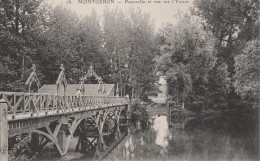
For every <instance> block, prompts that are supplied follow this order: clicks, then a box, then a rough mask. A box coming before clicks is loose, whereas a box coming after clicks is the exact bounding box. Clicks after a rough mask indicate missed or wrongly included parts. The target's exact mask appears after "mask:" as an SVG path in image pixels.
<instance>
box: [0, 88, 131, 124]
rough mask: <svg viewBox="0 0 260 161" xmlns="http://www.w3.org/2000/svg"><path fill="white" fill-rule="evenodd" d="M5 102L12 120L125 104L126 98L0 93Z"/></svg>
mask: <svg viewBox="0 0 260 161" xmlns="http://www.w3.org/2000/svg"><path fill="white" fill-rule="evenodd" d="M1 98H3V99H5V101H6V102H7V105H8V110H7V115H8V116H10V117H11V118H12V119H17V116H18V115H19V116H21V115H24V116H25V115H26V116H28V117H40V116H42V115H44V116H46V115H49V114H50V113H68V112H73V111H75V110H82V109H88V108H89V109H90V108H97V107H99V108H100V107H102V108H106V107H107V106H109V105H116V104H126V103H127V102H128V98H127V97H114V96H107V95H97V96H93V95H81V96H75V95H69V96H64V95H59V94H48V93H23V92H0V99H1Z"/></svg>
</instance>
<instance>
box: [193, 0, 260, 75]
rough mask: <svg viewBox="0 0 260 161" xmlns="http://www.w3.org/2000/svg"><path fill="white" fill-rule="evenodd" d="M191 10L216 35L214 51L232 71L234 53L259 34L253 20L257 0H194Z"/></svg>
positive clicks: (232, 71)
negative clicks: (193, 8)
mask: <svg viewBox="0 0 260 161" xmlns="http://www.w3.org/2000/svg"><path fill="white" fill-rule="evenodd" d="M194 4H195V6H196V7H197V8H196V10H195V13H196V14H197V15H199V16H200V17H201V18H203V19H204V25H205V27H208V28H209V29H210V30H211V31H212V32H213V34H214V35H215V37H216V38H217V41H218V42H217V44H218V45H217V49H218V55H219V56H220V57H222V58H223V60H224V61H225V62H226V64H227V65H228V67H229V72H231V73H232V74H234V67H233V65H234V57H235V55H237V54H239V53H240V51H241V49H243V47H244V45H245V43H246V41H248V40H252V39H254V38H255V37H257V35H258V34H259V31H258V29H257V28H258V27H259V26H258V27H257V26H256V21H257V20H258V17H259V15H258V14H259V13H258V10H259V1H258V0H251V1H248V0H240V1H238V0H229V1H225V0H218V1H215V0H209V1H208V0H195V2H194Z"/></svg>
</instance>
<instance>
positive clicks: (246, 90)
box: [234, 39, 260, 107]
mask: <svg viewBox="0 0 260 161" xmlns="http://www.w3.org/2000/svg"><path fill="white" fill-rule="evenodd" d="M259 53H260V40H259V39H256V40H252V41H249V42H248V43H247V45H246V47H245V49H244V50H243V54H241V55H238V56H236V57H235V71H236V74H235V82H234V87H235V90H236V92H237V93H238V94H240V95H241V96H242V97H243V98H247V99H249V101H251V103H252V104H253V105H254V106H255V107H256V106H257V105H259V86H260V66H259V62H260V55H259Z"/></svg>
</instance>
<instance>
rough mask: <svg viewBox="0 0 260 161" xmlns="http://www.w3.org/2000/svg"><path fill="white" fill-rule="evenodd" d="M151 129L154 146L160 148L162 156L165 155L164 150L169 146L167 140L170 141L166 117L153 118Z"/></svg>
mask: <svg viewBox="0 0 260 161" xmlns="http://www.w3.org/2000/svg"><path fill="white" fill-rule="evenodd" d="M152 127H153V129H154V131H155V134H156V139H155V144H156V145H159V146H161V147H162V149H161V151H160V154H162V155H163V156H164V155H165V153H167V149H166V148H167V146H168V144H169V140H171V139H172V136H171V133H170V131H169V126H168V121H167V116H160V115H158V116H155V117H154V121H153V126H152Z"/></svg>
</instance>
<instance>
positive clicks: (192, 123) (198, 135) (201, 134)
mask: <svg viewBox="0 0 260 161" xmlns="http://www.w3.org/2000/svg"><path fill="white" fill-rule="evenodd" d="M238 117H239V116H238ZM239 119H241V121H239V120H235V118H232V119H230V116H228V117H223V116H221V117H216V116H214V117H208V118H192V119H191V118H188V119H184V120H175V122H173V124H172V125H173V126H172V127H171V128H169V127H168V122H167V117H166V116H156V117H153V122H152V128H151V129H150V130H147V131H134V129H132V130H131V129H130V133H129V134H128V136H127V137H126V138H125V140H124V141H122V143H120V144H119V146H118V147H117V148H116V150H115V151H116V152H114V153H111V156H110V158H109V157H108V158H107V160H118V161H119V160H120V161H121V160H136V161H148V160H149V161H150V160H151V161H156V160H167V161H168V160H169V161H170V160H177V161H184V160H185V161H208V160H210V161H211V160H212V161H229V160H237V161H241V160H247V161H251V160H252V161H253V160H259V158H258V157H259V156H258V154H259V151H258V150H259V145H258V143H259V139H258V135H257V134H258V131H257V127H255V125H256V126H257V123H256V122H254V120H253V119H251V120H250V117H249V120H247V118H245V117H240V118H239ZM234 120H235V121H234ZM113 154H115V155H113ZM122 154H123V155H122Z"/></svg>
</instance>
